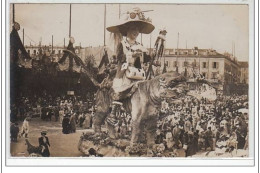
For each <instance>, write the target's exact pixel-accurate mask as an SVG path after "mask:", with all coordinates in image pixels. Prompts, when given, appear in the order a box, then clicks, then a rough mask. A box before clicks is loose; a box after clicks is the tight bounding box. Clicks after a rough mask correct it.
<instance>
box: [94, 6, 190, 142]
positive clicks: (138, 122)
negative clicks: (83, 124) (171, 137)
mask: <svg viewBox="0 0 260 173" xmlns="http://www.w3.org/2000/svg"><path fill="white" fill-rule="evenodd" d="M123 19H124V21H123V22H121V23H120V24H118V25H116V26H111V27H108V28H107V30H108V31H110V32H112V33H114V34H120V35H121V36H123V39H122V40H121V42H119V44H118V46H117V61H118V64H117V70H116V73H111V74H109V75H108V77H107V78H106V79H105V80H104V81H103V82H102V84H101V88H100V89H99V90H98V91H97V94H96V105H97V109H96V114H95V117H94V129H95V133H96V134H98V133H100V132H101V125H102V124H103V123H104V121H106V124H107V129H108V130H109V131H108V132H109V136H110V137H111V138H113V137H114V135H113V134H114V133H115V131H114V128H113V127H114V125H115V124H116V123H117V122H116V120H115V116H116V115H115V114H116V113H115V112H116V109H117V108H118V106H119V105H123V106H124V108H125V109H126V111H128V112H129V113H131V117H132V125H131V126H132V134H131V146H133V145H134V144H135V143H138V142H139V141H140V134H141V132H145V139H146V143H147V144H148V146H152V145H153V144H154V142H155V136H154V135H155V134H156V122H157V119H158V112H157V111H158V108H159V107H160V105H161V100H162V99H163V98H166V97H169V98H176V99H177V98H179V97H180V96H181V95H184V94H185V92H186V87H185V78H184V77H183V76H181V75H179V74H178V73H165V74H163V75H160V76H156V77H154V78H153V79H151V80H145V79H146V73H145V71H144V65H145V64H148V65H152V64H153V60H154V59H155V56H156V55H153V57H152V58H151V57H150V56H148V55H147V50H146V49H145V48H144V47H143V46H142V45H141V44H140V43H138V42H137V41H136V38H137V37H138V35H139V33H143V34H149V33H151V32H152V31H153V30H154V26H153V25H152V23H151V20H150V19H149V18H148V19H147V18H145V17H144V14H143V12H142V11H141V10H140V9H139V8H134V9H133V10H132V11H128V12H127V13H126V16H125V18H123ZM119 38H120V37H119ZM156 46H157V47H158V49H159V48H160V46H159V45H158V44H157V45H156ZM159 52H160V51H159ZM110 103H112V105H110Z"/></svg>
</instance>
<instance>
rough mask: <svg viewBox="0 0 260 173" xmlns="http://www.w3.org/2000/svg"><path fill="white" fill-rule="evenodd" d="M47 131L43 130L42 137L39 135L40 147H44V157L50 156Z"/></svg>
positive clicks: (42, 152)
mask: <svg viewBox="0 0 260 173" xmlns="http://www.w3.org/2000/svg"><path fill="white" fill-rule="evenodd" d="M46 134H47V132H46V131H42V132H41V137H39V139H38V141H39V147H42V151H41V154H42V156H43V157H50V151H49V147H50V143H49V138H48V137H47V136H46Z"/></svg>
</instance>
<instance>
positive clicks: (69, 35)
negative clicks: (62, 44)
mask: <svg viewBox="0 0 260 173" xmlns="http://www.w3.org/2000/svg"><path fill="white" fill-rule="evenodd" d="M69 21H70V23H69V37H71V4H70V20H69Z"/></svg>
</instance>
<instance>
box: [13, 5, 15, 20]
mask: <svg viewBox="0 0 260 173" xmlns="http://www.w3.org/2000/svg"><path fill="white" fill-rule="evenodd" d="M14 22H15V7H14V4H13V23H14Z"/></svg>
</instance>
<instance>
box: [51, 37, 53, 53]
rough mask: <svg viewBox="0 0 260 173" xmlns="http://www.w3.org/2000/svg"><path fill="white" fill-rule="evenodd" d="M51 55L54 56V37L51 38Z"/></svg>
mask: <svg viewBox="0 0 260 173" xmlns="http://www.w3.org/2000/svg"><path fill="white" fill-rule="evenodd" d="M51 54H53V35H52V36H51Z"/></svg>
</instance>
